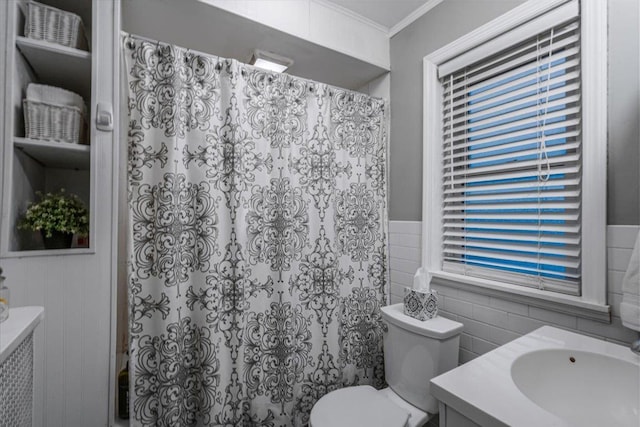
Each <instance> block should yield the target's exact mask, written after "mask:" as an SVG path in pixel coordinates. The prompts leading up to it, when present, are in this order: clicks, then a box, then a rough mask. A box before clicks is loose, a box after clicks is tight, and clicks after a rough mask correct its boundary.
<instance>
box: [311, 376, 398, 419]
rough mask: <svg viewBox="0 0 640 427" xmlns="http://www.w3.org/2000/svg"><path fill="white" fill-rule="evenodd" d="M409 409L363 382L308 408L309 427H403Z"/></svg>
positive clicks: (324, 397) (324, 398) (331, 394)
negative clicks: (309, 410)
mask: <svg viewBox="0 0 640 427" xmlns="http://www.w3.org/2000/svg"><path fill="white" fill-rule="evenodd" d="M408 420H409V412H407V411H406V410H404V409H402V408H400V407H399V406H398V405H396V404H394V403H393V402H391V400H389V399H387V398H385V397H384V396H383V395H381V394H380V393H379V392H378V391H377V390H376V389H375V388H373V387H371V386H368V385H364V386H355V387H346V388H343V389H340V390H336V391H332V392H331V393H329V394H326V395H325V396H323V397H322V398H320V400H318V402H317V403H316V404H315V405H314V406H313V409H312V410H311V416H310V422H311V424H310V425H311V427H404V426H405V425H406V424H407V421H408Z"/></svg>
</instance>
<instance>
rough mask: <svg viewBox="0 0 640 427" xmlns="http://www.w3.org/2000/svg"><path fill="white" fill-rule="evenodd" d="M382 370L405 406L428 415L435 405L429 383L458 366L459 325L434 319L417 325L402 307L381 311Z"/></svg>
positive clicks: (433, 412)
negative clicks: (404, 402) (383, 326)
mask: <svg viewBox="0 0 640 427" xmlns="http://www.w3.org/2000/svg"><path fill="white" fill-rule="evenodd" d="M382 318H383V320H384V321H385V323H386V324H387V327H388V330H387V332H385V334H384V369H385V378H386V380H387V383H388V384H389V387H391V389H392V390H393V391H394V392H395V393H396V394H398V395H399V396H400V397H402V398H403V399H404V400H406V401H407V402H409V403H411V404H412V405H414V406H416V407H418V408H420V409H421V410H423V411H426V412H429V413H431V414H436V413H437V412H438V401H437V400H436V399H435V398H433V397H432V396H431V393H430V386H429V381H430V380H431V378H434V377H437V376H438V375H440V374H443V373H445V372H447V371H449V370H451V369H453V368H455V367H456V366H458V347H459V345H460V333H461V332H462V329H463V325H462V323H459V322H455V321H453V320H449V319H445V318H444V317H441V316H436V317H435V318H433V319H430V320H426V321H421V320H417V319H414V318H413V317H409V316H407V315H405V314H404V305H403V304H394V305H390V306H387V307H382Z"/></svg>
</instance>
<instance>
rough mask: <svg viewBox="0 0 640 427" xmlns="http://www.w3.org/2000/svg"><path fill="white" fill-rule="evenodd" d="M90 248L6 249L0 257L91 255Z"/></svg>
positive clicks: (93, 251)
mask: <svg viewBox="0 0 640 427" xmlns="http://www.w3.org/2000/svg"><path fill="white" fill-rule="evenodd" d="M95 253H96V251H95V249H92V248H70V249H25V250H21V251H7V252H5V253H3V254H1V255H0V258H27V257H41V256H61V255H92V254H95Z"/></svg>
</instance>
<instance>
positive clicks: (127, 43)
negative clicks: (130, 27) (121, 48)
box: [124, 34, 136, 50]
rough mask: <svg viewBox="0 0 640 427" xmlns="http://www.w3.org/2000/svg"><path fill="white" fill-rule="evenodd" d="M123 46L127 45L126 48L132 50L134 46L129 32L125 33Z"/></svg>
mask: <svg viewBox="0 0 640 427" xmlns="http://www.w3.org/2000/svg"><path fill="white" fill-rule="evenodd" d="M124 44H125V46H127V48H128V49H129V50H133V49H135V47H136V44H135V42H134V41H133V37H131V34H127V37H126V40H125V42H124Z"/></svg>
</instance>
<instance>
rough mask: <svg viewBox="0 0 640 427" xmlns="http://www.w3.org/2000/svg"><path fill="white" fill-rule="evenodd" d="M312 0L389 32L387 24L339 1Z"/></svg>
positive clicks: (386, 32) (381, 30) (379, 29)
mask: <svg viewBox="0 0 640 427" xmlns="http://www.w3.org/2000/svg"><path fill="white" fill-rule="evenodd" d="M440 1H442V0H440ZM311 2H312V3H316V4H319V5H322V6H324V7H326V8H327V9H331V10H333V11H335V12H338V13H340V14H342V15H345V16H347V17H349V18H351V19H354V20H356V21H360V22H361V23H363V24H365V25H368V26H370V27H372V28H374V29H376V30H378V31H380V32H383V33H385V34H388V33H389V28H388V27H386V26H384V25H382V24H379V23H377V22H376V21H373V20H371V19H369V18H367V17H365V16H362V15H360V14H359V13H356V12H354V11H352V10H351V9H347V8H346V7H344V6H340V5H339V4H337V3H333V2H330V1H328V0H311Z"/></svg>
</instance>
